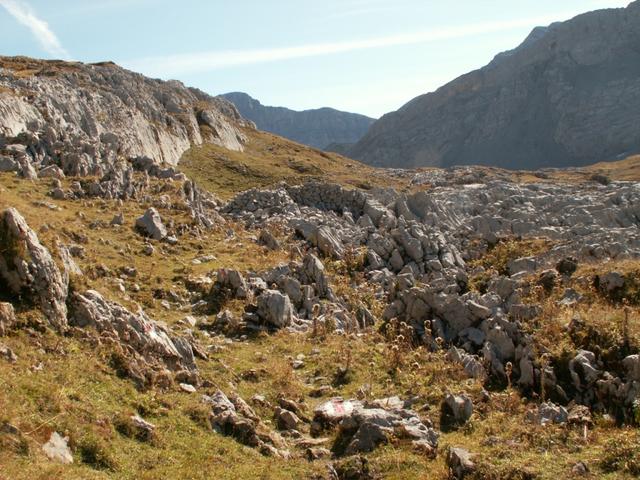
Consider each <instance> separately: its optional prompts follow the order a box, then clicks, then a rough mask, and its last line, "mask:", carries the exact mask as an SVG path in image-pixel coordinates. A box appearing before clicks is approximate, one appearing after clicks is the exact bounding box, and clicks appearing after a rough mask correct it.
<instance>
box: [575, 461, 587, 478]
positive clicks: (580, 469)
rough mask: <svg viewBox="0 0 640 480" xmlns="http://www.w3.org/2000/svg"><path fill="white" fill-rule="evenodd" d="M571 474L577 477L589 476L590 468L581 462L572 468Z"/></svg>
mask: <svg viewBox="0 0 640 480" xmlns="http://www.w3.org/2000/svg"><path fill="white" fill-rule="evenodd" d="M571 473H573V474H574V475H576V476H579V477H583V476H585V475H588V474H589V467H587V464H586V463H584V462H582V461H580V462H578V463H576V464H575V465H574V466H573V467H572V468H571Z"/></svg>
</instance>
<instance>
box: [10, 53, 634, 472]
mask: <svg viewBox="0 0 640 480" xmlns="http://www.w3.org/2000/svg"><path fill="white" fill-rule="evenodd" d="M638 181H640V158H639V157H637V156H629V157H628V158H625V159H622V160H620V161H617V162H612V163H600V164H595V165H592V166H584V167H579V168H565V169H559V168H540V169H532V170H517V169H516V170H506V169H501V168H498V167H491V166H459V167H450V168H444V169H443V168H409V169H406V168H377V167H373V166H369V165H366V164H364V163H361V162H359V161H356V160H352V159H349V158H346V157H343V156H341V155H339V154H336V153H328V152H324V151H321V150H317V149H315V148H313V147H309V146H305V145H302V144H299V143H295V142H293V141H290V140H286V139H284V138H282V137H279V136H277V135H274V134H272V133H266V132H263V131H260V130H257V129H256V128H255V125H254V124H253V123H252V122H251V121H248V120H246V119H245V118H243V116H242V115H241V114H240V113H239V112H238V110H237V109H236V108H235V107H234V106H233V104H231V103H229V102H228V101H226V100H224V99H223V98H220V97H211V96H209V95H208V94H206V93H204V92H201V91H199V90H196V89H192V88H188V87H186V86H185V85H183V84H182V83H180V82H177V81H170V82H163V81H160V80H154V79H150V78H147V77H144V76H142V75H140V74H136V73H133V72H130V71H127V70H124V69H122V68H120V67H118V66H117V65H115V64H112V63H100V64H83V63H78V62H62V61H42V60H35V59H31V58H26V57H0V479H2V480H10V479H11V480H13V479H33V478H42V479H46V478H65V479H134V478H135V479H160V478H189V479H208V478H216V479H237V478H264V479H291V478H309V479H340V480H343V479H344V480H346V479H377V478H397V479H400V478H402V479H410V478H411V479H413V478H415V479H424V478H434V479H446V478H458V479H462V478H465V479H467V478H469V479H505V480H506V479H557V478H574V477H576V478H577V477H586V478H590V477H591V478H605V479H625V478H628V479H631V478H637V476H638V475H639V474H640V434H639V431H638V425H639V423H640V307H639V305H640V266H639V264H638V258H639V257H640V230H639V228H638V223H639V219H640V186H639V185H640V184H639V183H638Z"/></svg>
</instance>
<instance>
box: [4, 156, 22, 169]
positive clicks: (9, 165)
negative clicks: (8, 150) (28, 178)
mask: <svg viewBox="0 0 640 480" xmlns="http://www.w3.org/2000/svg"><path fill="white" fill-rule="evenodd" d="M18 170H20V164H19V163H18V162H16V161H15V160H13V159H11V158H9V157H3V156H0V172H17V171H18Z"/></svg>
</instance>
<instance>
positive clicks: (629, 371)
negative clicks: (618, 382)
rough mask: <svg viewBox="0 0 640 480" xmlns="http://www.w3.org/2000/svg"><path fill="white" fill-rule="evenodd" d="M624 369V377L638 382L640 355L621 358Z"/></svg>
mask: <svg viewBox="0 0 640 480" xmlns="http://www.w3.org/2000/svg"><path fill="white" fill-rule="evenodd" d="M622 365H623V366H624V368H625V370H626V379H627V380H628V381H631V382H640V355H638V354H636V355H629V356H628V357H626V358H625V359H624V360H622Z"/></svg>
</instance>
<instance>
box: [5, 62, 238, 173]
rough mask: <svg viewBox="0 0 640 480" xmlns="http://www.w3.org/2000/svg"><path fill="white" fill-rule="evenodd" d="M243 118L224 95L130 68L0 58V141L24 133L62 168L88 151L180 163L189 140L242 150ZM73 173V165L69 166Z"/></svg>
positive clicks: (95, 159)
mask: <svg viewBox="0 0 640 480" xmlns="http://www.w3.org/2000/svg"><path fill="white" fill-rule="evenodd" d="M241 125H244V121H243V120H242V118H241V117H240V115H239V113H238V112H237V110H236V109H235V108H234V107H233V105H231V104H230V103H229V102H226V101H224V100H223V99H220V98H213V97H210V96H208V95H206V94H205V93H203V92H201V91H199V90H196V89H189V88H187V87H185V86H184V85H183V84H182V83H180V82H177V81H169V82H163V81H160V80H154V79H150V78H146V77H144V76H143V75H140V74H136V73H133V72H129V71H127V70H125V69H123V68H120V67H118V66H117V65H114V64H112V63H102V64H93V65H89V64H81V63H66V62H60V61H39V60H32V59H28V58H23V57H15V58H10V57H0V147H1V146H2V144H3V143H5V144H9V143H11V140H12V139H13V138H15V137H17V136H19V135H22V136H24V135H27V136H28V137H30V138H31V141H30V142H29V143H30V144H31V145H30V147H31V148H30V151H27V153H29V154H31V155H32V156H33V155H34V154H35V156H36V157H39V160H41V163H42V164H43V165H44V164H47V163H59V164H61V165H62V166H63V168H64V167H65V165H66V166H68V165H76V164H78V163H80V161H79V160H78V159H81V158H82V157H85V156H88V157H90V158H91V160H92V161H91V162H90V163H92V164H93V165H94V166H95V165H98V166H99V165H104V164H111V163H113V160H114V159H115V158H118V157H124V158H126V159H131V158H138V157H146V158H150V159H152V160H153V162H155V163H156V164H161V163H168V164H171V165H175V164H177V162H178V160H179V159H180V157H181V155H182V153H183V152H184V151H185V150H187V149H188V148H190V147H191V146H192V145H199V144H202V143H203V142H212V143H215V144H218V145H221V146H224V147H226V148H229V149H232V150H242V143H243V141H244V138H243V135H242V133H241V132H240V130H239V128H238V127H239V126H241ZM72 173H78V172H72Z"/></svg>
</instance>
